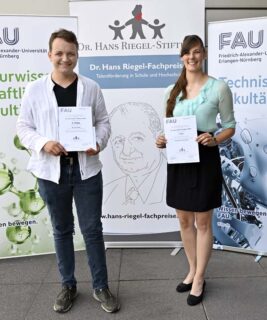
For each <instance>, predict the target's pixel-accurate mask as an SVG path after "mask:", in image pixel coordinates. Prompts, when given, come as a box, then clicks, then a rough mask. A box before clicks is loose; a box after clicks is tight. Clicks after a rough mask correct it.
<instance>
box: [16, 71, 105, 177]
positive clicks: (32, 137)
mask: <svg viewBox="0 0 267 320" xmlns="http://www.w3.org/2000/svg"><path fill="white" fill-rule="evenodd" d="M54 85H55V84H54V82H53V81H52V80H51V74H49V75H46V76H44V77H42V78H40V79H38V80H36V81H34V82H31V83H29V84H28V85H27V87H26V90H25V94H24V96H23V98H22V101H21V109H20V115H19V117H18V121H17V134H18V137H19V139H20V141H21V143H22V144H23V145H24V146H25V147H26V148H27V149H29V150H30V152H31V157H30V160H29V164H28V167H27V169H28V170H29V171H30V172H32V173H33V174H34V175H35V176H36V177H37V178H41V179H45V180H50V181H53V182H55V183H58V182H59V178H60V157H59V156H54V155H50V154H49V153H47V152H45V151H43V150H42V148H43V146H44V145H45V144H46V143H47V142H48V141H50V140H54V141H58V105H57V100H56V96H55V94H54V91H53V88H54ZM76 105H77V106H91V107H92V120H93V126H95V128H96V141H97V143H98V144H99V147H100V150H103V149H104V148H105V147H106V145H107V142H108V139H109V136H110V123H109V118H108V114H107V110H106V106H105V101H104V97H103V94H102V92H101V89H100V87H99V85H98V84H97V83H96V82H95V81H93V80H91V79H89V78H86V77H83V76H81V75H79V76H78V84H77V103H76ZM78 159H79V164H80V172H81V178H82V180H85V179H88V178H90V177H92V176H94V175H96V174H97V173H98V172H99V171H100V170H101V168H102V164H101V162H100V160H99V157H98V155H96V156H88V155H87V154H86V153H85V152H78Z"/></svg>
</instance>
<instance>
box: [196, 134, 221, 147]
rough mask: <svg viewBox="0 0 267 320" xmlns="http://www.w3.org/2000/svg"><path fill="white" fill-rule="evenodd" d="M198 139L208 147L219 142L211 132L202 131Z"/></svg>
mask: <svg viewBox="0 0 267 320" xmlns="http://www.w3.org/2000/svg"><path fill="white" fill-rule="evenodd" d="M196 141H197V142H198V143H201V144H203V145H204V146H207V147H215V146H217V144H218V143H217V141H216V138H215V137H214V136H213V135H211V134H210V133H209V132H205V133H201V134H200V135H199V136H198V137H197V139H196Z"/></svg>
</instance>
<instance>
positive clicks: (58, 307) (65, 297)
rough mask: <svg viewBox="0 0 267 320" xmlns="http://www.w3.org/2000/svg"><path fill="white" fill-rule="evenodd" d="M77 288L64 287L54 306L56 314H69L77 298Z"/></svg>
mask: <svg viewBox="0 0 267 320" xmlns="http://www.w3.org/2000/svg"><path fill="white" fill-rule="evenodd" d="M77 295H78V294H77V288H76V287H68V286H66V285H63V286H62V290H61V291H60V293H59V294H58V295H57V297H56V301H55V304H54V311H56V312H60V313H63V312H67V311H69V310H70V308H71V307H72V303H73V300H74V299H75V298H76V297H77Z"/></svg>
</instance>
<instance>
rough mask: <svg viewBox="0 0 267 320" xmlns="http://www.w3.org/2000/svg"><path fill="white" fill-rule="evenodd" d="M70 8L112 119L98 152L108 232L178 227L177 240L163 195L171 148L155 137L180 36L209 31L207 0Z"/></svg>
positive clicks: (177, 64) (83, 62) (88, 68)
mask: <svg viewBox="0 0 267 320" xmlns="http://www.w3.org/2000/svg"><path fill="white" fill-rule="evenodd" d="M70 13H71V14H72V15H75V16H78V21H79V42H80V43H79V45H80V48H79V55H80V59H79V67H80V73H82V74H83V75H85V76H88V77H90V78H92V79H94V80H95V81H97V82H98V83H99V84H100V86H101V87H102V89H103V92H104V97H105V101H106V105H107V109H108V112H109V115H110V122H111V126H112V135H111V139H110V143H109V145H108V147H107V148H106V150H104V151H103V152H102V153H101V159H102V162H103V178H104V202H103V204H104V206H103V216H102V220H103V225H104V233H105V235H128V236H129V235H137V237H136V239H137V240H138V239H141V237H140V235H152V234H154V235H155V234H166V233H172V232H176V234H175V235H174V236H173V239H175V240H176V241H177V230H178V221H177V217H176V213H175V210H174V209H172V208H169V207H167V205H166V202H165V201H166V200H165V197H166V195H165V190H166V167H167V163H166V155H165V151H164V150H163V151H162V150H160V149H157V148H156V146H155V140H156V137H157V136H158V135H159V134H160V133H162V132H163V116H164V111H165V110H164V106H163V96H164V91H165V88H166V87H167V86H169V85H170V84H173V83H174V82H175V81H176V80H177V78H178V76H179V74H180V72H181V68H182V65H183V64H182V61H181V59H180V57H179V52H180V47H181V42H182V40H183V38H184V36H185V35H187V34H198V35H199V36H200V37H202V38H203V37H204V0H201V1H195V0H188V1H186V2H183V1H177V0H168V1H167V2H166V1H161V0H157V1H156V0H153V1H148V0H143V1H141V2H139V3H138V4H136V1H74V2H71V1H70ZM143 239H144V238H143ZM146 239H148V238H146ZM162 239H163V240H164V237H163V238H162ZM173 239H172V240H173ZM165 240H166V238H165Z"/></svg>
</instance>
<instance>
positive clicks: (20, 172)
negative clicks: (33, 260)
mask: <svg viewBox="0 0 267 320" xmlns="http://www.w3.org/2000/svg"><path fill="white" fill-rule="evenodd" d="M59 28H67V29H69V30H73V31H74V32H75V33H76V32H77V19H76V18H74V17H52V16H51V17H34V16H1V18H0V130H1V146H0V257H11V256H19V255H20V256H24V255H32V254H41V253H48V252H52V251H54V246H53V237H52V231H51V225H50V220H49V216H48V213H47V210H46V208H45V205H44V202H43V200H42V199H41V197H40V195H39V193H38V188H37V184H36V178H35V177H34V176H33V175H31V174H30V173H29V172H27V171H26V167H27V163H28V160H29V157H30V152H29V151H28V150H26V149H25V148H24V147H23V146H22V145H21V144H20V142H19V140H18V138H17V137H16V128H15V126H16V121H17V116H18V114H19V110H20V100H21V98H22V95H23V93H24V90H25V86H26V84H27V83H28V82H31V81H34V80H36V79H38V78H40V77H42V76H43V75H44V74H46V73H48V72H50V70H51V64H50V61H49V59H48V40H49V37H50V35H51V33H52V32H54V31H55V30H58V29H59ZM76 243H77V245H78V247H79V246H81V245H82V242H81V241H79V240H77V241H76Z"/></svg>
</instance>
